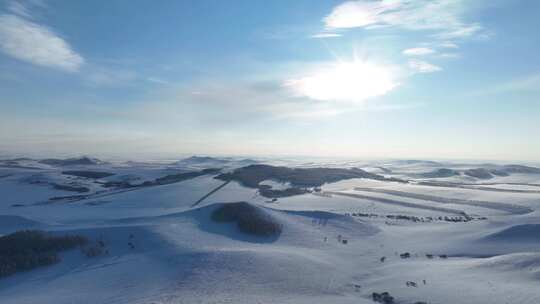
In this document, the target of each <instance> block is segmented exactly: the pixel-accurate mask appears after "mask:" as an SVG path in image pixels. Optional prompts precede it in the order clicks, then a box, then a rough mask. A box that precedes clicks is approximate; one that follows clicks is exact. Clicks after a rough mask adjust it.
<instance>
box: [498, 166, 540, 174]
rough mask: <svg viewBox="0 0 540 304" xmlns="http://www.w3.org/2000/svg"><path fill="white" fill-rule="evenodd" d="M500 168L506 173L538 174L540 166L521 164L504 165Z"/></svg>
mask: <svg viewBox="0 0 540 304" xmlns="http://www.w3.org/2000/svg"><path fill="white" fill-rule="evenodd" d="M501 170H503V171H505V172H507V173H528V174H540V168H536V167H529V166H523V165H505V166H503V167H502V168H501Z"/></svg>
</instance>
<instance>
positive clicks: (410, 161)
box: [396, 159, 443, 166]
mask: <svg viewBox="0 0 540 304" xmlns="http://www.w3.org/2000/svg"><path fill="white" fill-rule="evenodd" d="M396 163H397V164H401V165H426V166H442V165H443V164H442V163H439V162H436V161H432V160H419V159H402V160H398V161H396Z"/></svg>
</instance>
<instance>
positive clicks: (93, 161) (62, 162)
mask: <svg viewBox="0 0 540 304" xmlns="http://www.w3.org/2000/svg"><path fill="white" fill-rule="evenodd" d="M39 163H41V164H46V165H50V166H58V167H63V166H91V165H101V164H104V163H105V162H103V161H101V160H99V159H97V158H90V157H87V156H83V157H80V158H66V159H58V158H47V159H42V160H40V161H39Z"/></svg>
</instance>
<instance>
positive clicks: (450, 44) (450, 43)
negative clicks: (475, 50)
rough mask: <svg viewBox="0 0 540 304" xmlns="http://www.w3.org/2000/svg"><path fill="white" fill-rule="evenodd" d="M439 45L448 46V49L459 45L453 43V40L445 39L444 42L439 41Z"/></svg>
mask: <svg viewBox="0 0 540 304" xmlns="http://www.w3.org/2000/svg"><path fill="white" fill-rule="evenodd" d="M439 47H442V48H448V49H457V48H459V46H458V45H457V44H455V43H454V42H450V41H445V42H441V43H439Z"/></svg>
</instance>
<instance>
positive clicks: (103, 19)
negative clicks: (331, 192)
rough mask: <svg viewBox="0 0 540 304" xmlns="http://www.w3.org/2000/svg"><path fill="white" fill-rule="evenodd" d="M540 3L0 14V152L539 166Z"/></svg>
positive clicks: (68, 5) (2, 10) (94, 6)
mask: <svg viewBox="0 0 540 304" xmlns="http://www.w3.org/2000/svg"><path fill="white" fill-rule="evenodd" d="M539 10H540V3H539V2H537V1H532V0H529V1H509V0H508V1H503V0H496V1H493V0H492V1H487V0H476V1H471V0H438V1H436V0H433V1H431V0H429V1H428V0H417V1H409V0H383V1H312V0H309V1H308V0H306V1H302V0H299V1H172V0H171V1H148V0H145V1H143V0H136V1H127V0H116V1H114V0H113V1H52V0H50V1H47V0H40V1H38V0H33V1H31V0H29V1H15V0H2V1H0V106H1V111H0V142H2V144H1V145H0V153H3V154H28V155H80V154H92V155H96V156H119V157H126V158H134V157H146V156H148V157H150V156H151V157H159V156H163V157H174V156H176V155H181V154H216V155H219V154H227V155H265V156H269V155H312V156H336V157H357V158H434V159H440V158H457V159H459V158H461V159H463V158H467V159H486V160H540V141H539V140H538V139H537V137H538V136H537V134H539V133H540V122H539V121H540V119H539V118H540V100H539V98H540V56H538V53H539V51H540V36H539V35H538V33H537V29H538V28H540V20H539V18H538V16H537V12H538V11H539Z"/></svg>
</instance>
